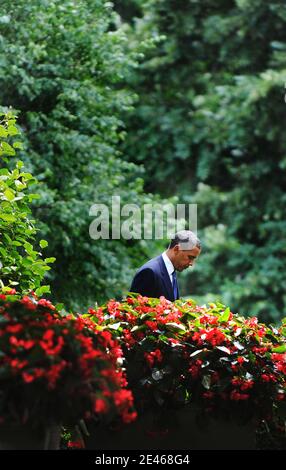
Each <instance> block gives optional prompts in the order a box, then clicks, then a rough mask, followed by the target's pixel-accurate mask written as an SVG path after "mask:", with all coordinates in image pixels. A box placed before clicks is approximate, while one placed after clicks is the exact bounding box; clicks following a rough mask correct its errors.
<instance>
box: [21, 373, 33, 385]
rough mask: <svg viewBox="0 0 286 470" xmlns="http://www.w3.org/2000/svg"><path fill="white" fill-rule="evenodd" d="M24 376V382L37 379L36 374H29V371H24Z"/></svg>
mask: <svg viewBox="0 0 286 470" xmlns="http://www.w3.org/2000/svg"><path fill="white" fill-rule="evenodd" d="M22 378H23V380H24V382H26V383H27V384H28V383H31V382H33V381H34V380H35V376H34V375H32V374H29V373H28V372H23V373H22Z"/></svg>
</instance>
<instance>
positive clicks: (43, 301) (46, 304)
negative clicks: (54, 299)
mask: <svg viewBox="0 0 286 470" xmlns="http://www.w3.org/2000/svg"><path fill="white" fill-rule="evenodd" d="M38 305H42V307H47V308H49V309H50V310H55V309H56V307H55V306H54V305H53V304H52V303H51V302H50V301H49V300H46V299H40V300H39V301H38Z"/></svg>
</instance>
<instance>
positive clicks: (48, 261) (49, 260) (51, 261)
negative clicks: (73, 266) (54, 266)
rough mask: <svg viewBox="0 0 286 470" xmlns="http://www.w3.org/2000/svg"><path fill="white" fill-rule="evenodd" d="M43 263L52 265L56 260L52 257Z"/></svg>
mask: <svg viewBox="0 0 286 470" xmlns="http://www.w3.org/2000/svg"><path fill="white" fill-rule="evenodd" d="M44 261H45V263H54V262H55V261H56V258H53V257H51V258H45V259H44Z"/></svg>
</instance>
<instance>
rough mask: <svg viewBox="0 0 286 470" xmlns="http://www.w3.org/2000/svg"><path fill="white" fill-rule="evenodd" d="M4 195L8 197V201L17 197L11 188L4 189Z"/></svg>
mask: <svg viewBox="0 0 286 470" xmlns="http://www.w3.org/2000/svg"><path fill="white" fill-rule="evenodd" d="M4 195H5V197H6V198H7V199H8V201H13V199H14V198H15V193H14V191H12V190H11V189H9V188H8V189H6V191H4Z"/></svg>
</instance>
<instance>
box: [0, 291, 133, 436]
mask: <svg viewBox="0 0 286 470" xmlns="http://www.w3.org/2000/svg"><path fill="white" fill-rule="evenodd" d="M0 322H1V330H0V351H1V354H0V424H1V425H2V426H3V425H6V424H8V425H11V424H13V425H15V424H19V425H24V424H25V425H29V426H31V427H32V428H36V429H42V428H44V427H46V426H47V425H49V423H50V424H53V423H62V424H70V425H73V424H75V423H76V422H77V421H78V420H79V419H81V418H85V419H90V418H92V417H99V416H104V417H106V418H109V419H112V418H114V417H118V416H119V417H120V418H121V419H122V420H123V421H124V422H129V421H131V420H132V419H134V418H135V416H136V414H135V412H134V409H133V397H132V394H131V392H130V390H128V389H127V388H126V386H127V382H126V378H125V374H124V372H123V370H122V368H121V367H119V365H118V363H119V361H120V360H121V356H122V351H121V348H120V346H119V344H118V342H117V341H115V340H114V339H113V338H112V336H111V334H110V332H108V331H99V330H98V329H97V327H96V325H95V324H94V323H92V322H90V321H89V320H88V319H83V318H82V317H79V316H78V317H76V316H73V315H67V316H62V315H61V314H60V313H59V312H58V311H57V310H56V308H55V307H54V306H53V305H52V304H51V303H50V302H49V301H47V300H45V299H40V300H38V299H37V298H36V297H35V296H33V295H31V296H24V297H21V296H19V295H16V293H15V291H13V290H12V291H10V292H9V293H8V295H7V294H1V295H0Z"/></svg>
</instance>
